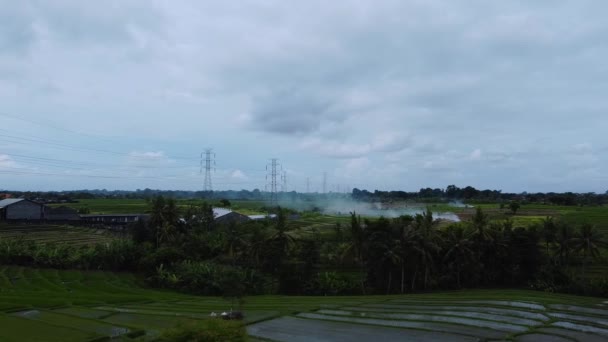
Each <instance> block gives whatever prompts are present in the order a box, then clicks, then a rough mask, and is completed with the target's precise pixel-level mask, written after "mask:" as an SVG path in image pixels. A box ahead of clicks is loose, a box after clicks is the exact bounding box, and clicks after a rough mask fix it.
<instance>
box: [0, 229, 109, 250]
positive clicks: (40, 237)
mask: <svg viewBox="0 0 608 342" xmlns="http://www.w3.org/2000/svg"><path fill="white" fill-rule="evenodd" d="M117 236H118V235H117V233H115V232H112V231H110V230H107V229H96V228H88V227H72V226H67V225H52V224H41V225H31V224H5V225H0V239H21V240H23V241H32V242H35V243H68V244H70V245H79V246H81V245H93V244H96V243H107V242H110V241H112V239H115V238H116V237H117Z"/></svg>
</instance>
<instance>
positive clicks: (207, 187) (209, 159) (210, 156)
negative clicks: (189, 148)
mask: <svg viewBox="0 0 608 342" xmlns="http://www.w3.org/2000/svg"><path fill="white" fill-rule="evenodd" d="M203 154H204V155H205V157H204V158H203ZM203 163H204V164H205V166H204V167H205V183H204V184H203V191H213V184H212V182H211V168H212V165H213V170H214V171H215V153H213V149H211V148H208V149H205V152H203V153H201V173H203Z"/></svg>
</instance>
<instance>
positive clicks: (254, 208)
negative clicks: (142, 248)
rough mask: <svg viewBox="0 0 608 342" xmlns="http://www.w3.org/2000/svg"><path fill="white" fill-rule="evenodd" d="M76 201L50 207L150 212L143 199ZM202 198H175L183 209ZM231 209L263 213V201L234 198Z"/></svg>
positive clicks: (200, 200)
mask: <svg viewBox="0 0 608 342" xmlns="http://www.w3.org/2000/svg"><path fill="white" fill-rule="evenodd" d="M77 201H78V202H77V203H65V204H51V206H52V207H59V206H67V207H70V208H74V209H77V210H78V209H81V208H88V209H89V210H90V211H91V214H145V213H149V212H150V203H148V202H147V201H146V200H144V199H111V198H110V199H105V198H99V199H79V200H77ZM217 201H218V200H208V201H207V202H208V203H212V204H214V205H218V206H219V204H218V203H216V202H217ZM203 202H204V200H202V199H190V200H182V199H180V200H177V205H178V207H179V208H180V209H183V210H185V209H186V208H187V207H188V206H190V205H200V204H202V203H203ZM230 202H231V209H233V210H234V211H238V212H240V213H242V214H245V215H255V214H263V212H262V211H261V210H260V208H261V207H263V206H264V202H260V201H243V200H240V201H239V200H235V201H230Z"/></svg>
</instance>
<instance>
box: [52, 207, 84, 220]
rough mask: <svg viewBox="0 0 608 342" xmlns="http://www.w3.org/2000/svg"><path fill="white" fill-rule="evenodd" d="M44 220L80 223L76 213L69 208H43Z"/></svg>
mask: <svg viewBox="0 0 608 342" xmlns="http://www.w3.org/2000/svg"><path fill="white" fill-rule="evenodd" d="M44 219H45V220H48V221H71V222H76V221H80V215H79V214H78V211H76V210H75V209H72V208H70V207H66V206H61V207H56V208H53V207H47V206H44Z"/></svg>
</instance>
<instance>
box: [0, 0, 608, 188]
mask: <svg viewBox="0 0 608 342" xmlns="http://www.w3.org/2000/svg"><path fill="white" fill-rule="evenodd" d="M607 11H608V4H607V3H605V2H604V1H600V0H596V1H590V0H587V1H586V0H577V1H560V2H555V1H544V0H541V1H523V0H522V1H485V0H466V1H465V0H462V1H458V0H424V1H422V0H409V1H401V0H400V1H388V0H387V1H334V2H327V1H300V2H295V1H289V2H287V1H238V2H228V3H227V2H220V1H215V2H212V1H194V0H192V1H150V0H141V1H128V0H114V1H104V2H90V1H77V0H72V1H69V0H47V1H40V0H39V1H36V0H29V1H9V0H0V23H1V24H0V189H43V190H49V189H55V190H59V189H81V188H89V189H92V188H108V189H136V188H146V187H148V188H162V189H185V190H200V189H201V188H202V183H203V177H202V176H201V175H200V163H199V160H200V153H201V151H203V150H204V148H214V150H215V152H216V154H217V156H216V161H217V166H216V173H215V174H214V183H215V188H216V189H241V188H245V189H254V188H259V189H263V188H264V185H265V184H266V180H265V166H266V164H267V162H268V160H269V158H279V160H280V163H281V164H282V166H283V170H285V171H286V172H287V179H288V189H289V190H292V189H296V190H299V191H303V190H305V184H306V179H307V178H310V179H311V184H312V189H311V190H320V184H321V180H322V174H323V172H327V173H328V183H329V184H330V189H331V190H338V189H340V190H344V189H346V188H347V187H348V188H352V187H359V188H366V189H369V190H374V189H403V190H417V189H419V188H421V187H427V186H428V187H442V188H443V187H445V186H447V185H449V184H457V185H459V186H466V185H473V186H475V187H478V188H492V189H502V190H503V191H581V192H583V191H585V192H586V191H595V192H604V191H606V190H607V189H608V182H607V180H608V179H607V178H608V176H606V175H607V173H606V171H607V170H608V161H607V160H606V158H605V155H606V152H608V139H606V132H607V131H608V100H607V99H606V96H607V95H606V94H608V83H607V82H608V63H606V60H608V44H606V42H605V40H606V37H607V36H608V21H606V20H605V13H606V12H607Z"/></svg>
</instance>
